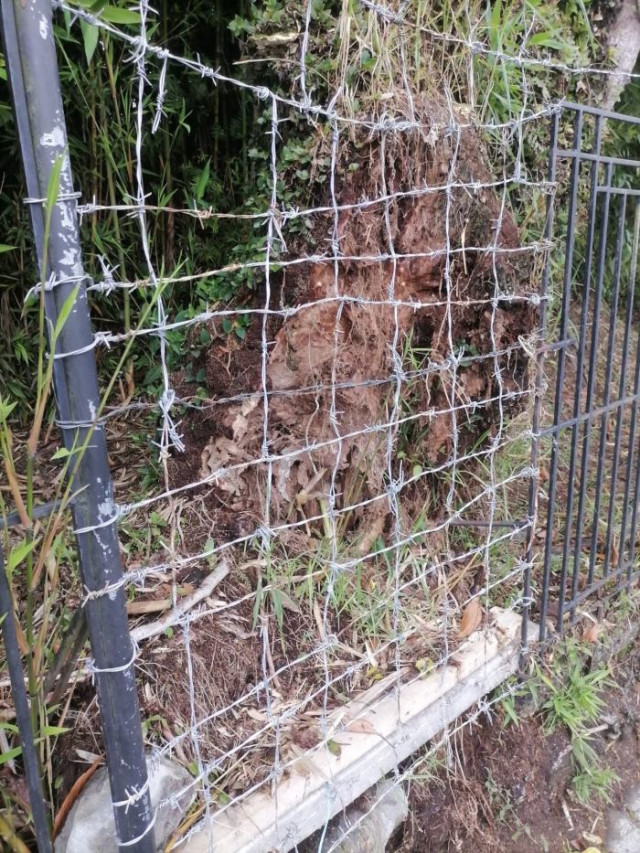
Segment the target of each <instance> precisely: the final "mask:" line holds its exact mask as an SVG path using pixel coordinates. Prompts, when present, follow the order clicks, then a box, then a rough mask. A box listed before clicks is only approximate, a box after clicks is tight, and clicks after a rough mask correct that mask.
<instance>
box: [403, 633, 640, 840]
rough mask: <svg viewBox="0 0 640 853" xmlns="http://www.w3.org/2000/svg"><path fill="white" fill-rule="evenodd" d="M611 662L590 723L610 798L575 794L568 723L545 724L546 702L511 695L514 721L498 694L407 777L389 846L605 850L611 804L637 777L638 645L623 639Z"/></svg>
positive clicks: (620, 802) (620, 800) (620, 801)
mask: <svg viewBox="0 0 640 853" xmlns="http://www.w3.org/2000/svg"><path fill="white" fill-rule="evenodd" d="M611 667H612V677H613V679H614V681H615V687H612V688H611V689H608V690H607V691H606V692H605V694H604V698H605V704H604V706H603V707H602V709H601V710H600V711H599V715H598V717H599V719H598V720H597V721H595V722H594V724H593V726H592V727H591V730H592V735H591V744H592V746H593V748H594V750H595V752H596V755H597V756H598V761H599V768H600V769H607V768H609V769H611V770H612V771H613V772H615V774H616V775H617V777H618V781H616V782H614V784H613V785H612V787H611V788H610V790H609V796H610V799H611V802H610V803H607V802H606V800H605V799H602V798H599V797H598V796H597V795H594V796H593V797H592V798H590V799H589V801H588V802H587V803H586V804H585V805H582V804H581V803H579V802H578V800H577V798H576V796H575V792H574V790H573V787H572V779H573V777H574V774H575V767H574V765H573V763H572V746H571V737H570V735H569V732H568V731H567V730H566V729H565V728H557V729H556V730H555V731H553V732H550V733H549V732H547V731H545V726H544V712H542V711H539V710H538V711H535V707H534V703H533V702H532V701H531V697H530V696H529V697H528V698H522V699H521V700H520V701H519V702H518V703H517V704H516V713H517V722H516V723H514V722H511V721H510V720H509V719H508V717H507V715H506V714H505V712H504V710H502V709H501V707H500V705H499V704H498V705H497V706H496V707H495V708H494V709H493V713H492V714H491V715H490V716H485V717H483V718H481V719H480V720H479V721H478V722H477V723H476V724H474V725H471V726H468V727H464V728H462V729H461V730H460V732H459V733H458V734H457V735H456V737H455V738H454V739H453V741H452V742H451V749H450V754H449V756H447V755H446V754H438V755H437V756H435V758H434V760H433V762H432V763H431V765H430V774H429V776H430V778H428V779H426V780H425V779H424V778H423V779H416V780H415V781H414V783H413V784H412V786H411V790H410V803H411V805H410V818H409V821H408V823H407V825H405V827H404V828H403V830H402V835H401V838H399V839H397V843H396V845H395V849H396V850H397V851H402V853H410V851H411V853H449V851H456V853H472V851H473V853H475V851H503V853H534V851H543V853H568V851H574V850H575V851H583V850H586V849H587V848H589V847H596V848H597V849H598V848H599V849H602V850H605V849H606V847H605V838H606V835H607V823H608V822H610V821H611V820H612V818H611V816H610V815H609V816H608V814H607V813H608V811H609V809H610V808H613V809H621V810H624V808H625V802H624V801H625V795H626V794H627V792H629V791H632V790H633V789H634V787H635V786H637V785H638V783H640V761H639V759H640V645H639V644H637V643H636V644H635V645H633V646H632V647H630V648H628V649H627V650H626V651H625V653H624V655H622V656H621V657H620V659H619V660H618V661H617V662H614V663H612V664H611ZM438 762H443V763H442V764H440V765H439V766H438ZM424 775H427V774H424ZM639 849H640V848H639ZM616 853H617V851H616Z"/></svg>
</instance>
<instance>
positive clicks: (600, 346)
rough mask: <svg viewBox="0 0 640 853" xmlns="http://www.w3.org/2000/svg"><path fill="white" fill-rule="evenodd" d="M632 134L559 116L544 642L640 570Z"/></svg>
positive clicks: (542, 393) (540, 528)
mask: <svg viewBox="0 0 640 853" xmlns="http://www.w3.org/2000/svg"><path fill="white" fill-rule="evenodd" d="M621 125H622V126H625V125H626V126H627V127H630V126H631V127H638V126H640V119H638V118H634V117H631V116H623V115H619V114H616V113H613V112H607V111H604V110H600V109H596V108H593V107H586V106H580V105H577V104H563V105H562V107H561V108H560V109H559V110H558V112H557V114H556V115H555V116H554V118H553V126H552V131H551V146H550V180H551V182H553V183H554V185H555V191H554V195H553V196H552V197H551V200H550V204H549V208H548V223H547V236H548V237H549V238H550V239H554V244H553V245H554V248H553V251H551V252H550V253H549V255H548V259H547V264H546V270H545V279H544V288H545V293H544V294H543V295H544V296H545V297H546V298H545V301H544V305H543V313H542V320H543V332H542V336H543V339H544V343H543V346H542V356H541V358H540V360H539V364H538V389H537V390H538V394H537V401H536V421H537V422H536V424H535V425H534V433H535V436H536V437H537V441H535V443H534V463H535V464H536V465H538V466H539V467H540V472H541V476H540V479H539V480H538V481H537V482H536V483H534V484H533V487H532V501H531V506H532V509H533V510H535V509H536V507H537V524H536V525H534V528H533V530H532V543H531V551H530V556H531V557H532V559H533V560H534V567H535V569H534V571H535V574H536V575H537V576H538V578H539V586H538V588H537V591H536V595H535V597H536V599H537V601H538V602H539V609H538V616H539V621H540V639H541V640H544V639H545V637H546V636H547V632H548V626H549V625H554V626H555V629H556V630H557V631H558V632H562V631H563V630H564V629H565V628H566V625H567V622H569V623H573V622H574V621H575V619H576V614H577V612H578V608H579V607H580V605H582V604H583V603H584V602H585V601H586V599H587V598H590V597H591V598H593V599H597V600H598V601H604V599H606V598H608V597H609V596H611V595H612V594H614V593H615V592H617V591H619V590H620V589H623V588H628V587H629V586H630V584H631V583H632V582H633V581H634V580H635V579H636V578H637V576H638V574H639V567H638V560H637V534H638V499H639V497H640V493H639V484H640V465H639V464H638V462H639V453H638V429H637V427H638V405H639V403H640V345H639V336H638V317H639V312H640V292H639V290H638V286H637V261H638V241H639V236H640V183H639V182H638V175H639V172H638V170H639V168H640V162H638V161H636V160H629V159H624V158H621V157H611V156H608V155H607V149H606V142H607V139H608V138H610V137H611V134H612V133H614V132H615V131H616V130H618V129H619V128H620V126H621ZM554 223H555V225H554ZM554 228H555V234H554V233H553V232H554Z"/></svg>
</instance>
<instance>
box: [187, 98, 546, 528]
mask: <svg viewBox="0 0 640 853" xmlns="http://www.w3.org/2000/svg"><path fill="white" fill-rule="evenodd" d="M430 113H431V122H432V126H431V128H430V130H429V131H428V132H427V131H417V130H416V131H407V132H403V133H402V134H399V133H388V134H385V133H384V132H380V133H372V134H371V135H369V136H366V137H364V135H363V136H362V138H358V134H356V135H355V138H352V139H351V140H350V141H349V142H348V143H345V144H344V145H342V146H341V152H340V156H339V161H338V164H337V169H336V178H335V198H332V197H328V198H326V199H325V200H324V201H325V203H326V206H327V209H326V210H325V212H322V213H320V214H316V215H315V219H314V221H313V226H312V236H311V238H308V239H307V240H306V242H305V243H304V244H303V243H302V241H301V240H300V238H299V237H297V238H296V237H294V238H293V239H292V240H291V241H289V240H287V234H286V233H285V234H284V238H285V241H286V242H287V243H288V254H286V255H283V256H282V259H283V260H292V259H294V258H304V257H310V256H315V257H318V256H319V255H322V254H323V253H324V254H326V255H327V256H328V257H329V260H327V261H326V262H324V261H323V262H316V263H312V262H309V263H302V264H300V265H297V264H296V265H291V266H285V267H284V272H283V273H280V274H279V276H278V277H277V278H278V280H277V281H276V282H274V281H272V283H271V286H272V296H271V300H270V303H269V306H268V307H269V309H270V312H275V313H269V314H268V318H267V322H266V323H265V326H266V332H265V336H264V338H266V360H265V373H266V385H267V391H268V412H267V414H266V418H267V423H266V429H265V408H267V407H265V397H264V394H263V392H262V390H261V389H262V386H263V382H262V376H263V373H262V371H263V364H262V362H263V352H264V351H265V348H264V343H265V339H264V338H263V329H262V315H258V316H254V317H253V319H252V321H251V325H250V327H249V330H248V332H247V335H246V338H245V340H244V341H243V342H234V343H232V342H231V341H230V340H229V336H219V337H218V338H217V339H216V340H215V342H214V344H213V346H212V347H211V348H210V350H209V351H208V353H207V354H206V374H207V380H208V385H209V390H210V392H211V395H212V400H213V401H214V403H215V405H213V407H211V408H209V409H208V411H207V413H206V414H205V413H199V414H198V415H197V416H196V418H195V419H194V420H193V421H192V422H191V423H190V424H187V425H186V438H187V442H188V449H189V454H190V463H189V464H188V465H186V466H185V465H184V464H183V460H182V459H177V460H175V462H174V466H173V474H174V476H175V478H176V480H177V481H180V480H182V481H183V482H184V481H186V480H189V479H192V480H193V479H196V478H205V477H206V478H209V480H210V483H212V485H213V494H214V495H215V497H216V499H217V501H218V502H219V506H220V508H221V509H223V510H224V511H225V512H226V513H228V512H229V511H231V513H232V514H233V515H234V516H235V517H236V524H235V525H234V529H233V531H232V533H233V534H235V535H237V534H238V533H242V532H248V530H249V529H251V528H252V527H254V526H255V524H256V522H258V523H260V522H261V521H263V520H264V519H268V520H269V523H270V524H271V525H274V524H277V523H280V524H282V523H292V522H295V521H301V520H303V519H311V518H313V519H322V518H323V517H325V518H326V515H327V513H328V512H329V511H330V507H331V502H332V501H333V503H334V506H335V509H336V510H337V511H338V512H341V511H342V513H341V516H340V518H339V523H340V525H342V526H341V527H340V529H339V531H338V532H339V534H340V535H347V534H349V535H350V536H351V535H353V533H354V532H355V531H357V530H358V528H359V527H360V525H361V523H362V520H363V518H364V517H365V516H366V517H367V518H368V521H369V522H371V520H372V517H373V518H375V519H376V526H377V527H378V528H379V529H382V524H383V522H382V519H383V518H384V517H385V516H386V515H387V513H388V511H389V502H388V498H387V493H386V489H387V485H386V484H387V483H388V482H389V478H390V476H392V477H393V478H394V479H395V478H397V477H398V476H399V466H400V464H404V466H405V472H404V473H405V477H406V476H407V474H408V476H409V477H410V476H411V473H412V472H413V474H414V475H415V476H416V478H417V479H416V481H415V482H414V483H412V484H411V486H410V488H409V487H405V488H404V489H403V491H402V495H401V500H403V501H405V504H406V507H405V508H407V507H408V505H409V503H413V505H418V504H419V505H420V506H421V507H422V506H424V505H425V504H428V503H429V502H430V501H431V502H432V506H433V504H434V503H435V501H436V500H437V497H438V491H439V490H440V492H441V491H442V488H443V483H444V482H445V481H446V479H447V469H448V467H449V466H448V464H447V463H448V461H450V460H451V459H452V454H453V453H454V451H455V452H456V453H457V455H458V456H461V455H464V453H465V451H468V450H469V449H470V448H471V447H472V446H476V445H477V444H478V441H479V439H480V437H481V436H485V437H486V438H485V440H488V438H489V437H490V434H491V428H492V425H494V424H495V423H497V422H498V420H499V418H500V417H501V416H503V415H504V413H505V411H506V412H508V411H509V406H512V407H514V408H515V407H517V395H515V394H513V392H517V391H518V390H519V389H520V388H522V387H523V386H525V385H526V381H527V380H526V373H527V359H526V355H525V353H524V351H523V348H522V346H521V345H519V343H518V341H519V339H520V338H521V337H522V336H526V335H528V334H530V332H531V330H532V328H533V325H534V322H535V315H534V311H533V310H532V308H531V306H530V304H529V303H528V302H525V301H518V300H513V299H512V298H511V297H513V296H514V295H515V296H517V295H519V294H522V293H524V291H525V289H526V287H527V284H528V280H529V273H530V255H528V254H527V253H526V252H519V251H510V250H518V249H519V248H520V244H519V235H518V229H517V227H516V224H515V222H514V219H513V217H512V215H511V213H510V212H509V210H508V208H507V206H506V205H505V204H504V202H503V200H502V199H501V197H500V196H499V195H498V193H497V192H496V191H495V190H494V189H493V188H492V186H490V185H491V184H492V182H493V177H492V175H491V171H490V169H489V168H488V165H487V162H486V157H485V155H484V153H483V148H482V144H481V140H480V139H479V137H478V135H477V134H476V133H475V132H474V131H473V130H472V129H470V128H468V127H466V128H464V129H461V130H460V129H452V128H450V127H448V125H447V124H446V123H445V121H444V118H445V115H446V118H447V122H448V121H449V119H448V116H449V113H448V112H447V113H446V114H445V113H444V112H443V111H442V110H438V109H437V108H435V107H432V108H430ZM336 241H337V243H338V245H339V258H338V259H337V260H334V259H332V258H331V256H332V254H333V251H332V244H334V245H335V242H336ZM492 300H493V302H492ZM264 305H265V292H264V288H262V292H261V293H260V294H259V295H258V298H257V302H256V306H257V307H264ZM505 395H506V396H505ZM501 396H502V397H503V398H504V399H503V400H502V402H503V405H502V408H501V407H500V405H499V399H498V398H499V397H501ZM501 413H502V414H501ZM455 433H457V435H455V437H454V434H455ZM456 439H457V440H456ZM390 441H391V442H392V445H393V448H394V461H393V464H392V470H391V471H390V470H389V464H388V447H389V442H390ZM265 455H268V456H269V457H270V458H271V469H270V472H269V467H268V465H267V462H266V461H265ZM196 460H197V462H196ZM256 460H261V461H259V462H257V461H256ZM402 460H404V462H402ZM436 468H438V469H439V470H440V473H439V474H438V475H437V476H436V474H435V473H434V470H435V469H436ZM269 477H270V478H271V481H270V488H269V489H267V480H268V478H269ZM267 495H269V497H267ZM267 500H269V506H268V507H267V506H266V502H267ZM348 508H353V509H352V510H349V511H345V510H347V509H348ZM238 513H240V515H238ZM242 519H245V521H244V522H243V521H242ZM249 519H250V523H247V522H249ZM369 526H370V525H369Z"/></svg>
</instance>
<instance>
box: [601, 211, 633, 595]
mask: <svg viewBox="0 0 640 853" xmlns="http://www.w3.org/2000/svg"><path fill="white" fill-rule="evenodd" d="M639 250H640V201H637V200H636V205H635V210H634V218H633V245H632V255H631V269H630V271H629V281H628V284H627V286H628V288H629V316H628V318H627V323H631V322H632V317H633V308H634V305H635V301H636V299H635V297H636V275H637V271H638V251H639ZM625 378H626V377H625ZM624 387H626V386H624V385H623V389H624ZM632 389H633V394H634V396H635V397H636V402H635V403H634V404H633V405H632V407H631V423H630V424H629V439H628V448H627V465H626V476H625V482H624V496H623V499H622V520H621V522H620V542H619V547H618V562H619V566H618V570H619V571H620V583H622V572H621V570H622V569H623V567H624V551H625V543H626V538H627V521H628V518H629V501H630V497H631V478H632V474H633V459H634V455H635V453H636V426H637V416H638V402H637V397H638V393H640V335H639V336H638V339H637V342H636V364H635V370H634V380H633V384H632ZM623 414H624V412H623V411H621V412H620V420H621V421H622V419H623ZM621 428H622V427H621ZM639 467H640V465H639ZM608 547H610V546H608ZM633 552H634V547H633V543H632V542H631V541H630V542H629V561H628V565H627V580H629V579H630V578H631V575H632V573H633V558H632V554H633Z"/></svg>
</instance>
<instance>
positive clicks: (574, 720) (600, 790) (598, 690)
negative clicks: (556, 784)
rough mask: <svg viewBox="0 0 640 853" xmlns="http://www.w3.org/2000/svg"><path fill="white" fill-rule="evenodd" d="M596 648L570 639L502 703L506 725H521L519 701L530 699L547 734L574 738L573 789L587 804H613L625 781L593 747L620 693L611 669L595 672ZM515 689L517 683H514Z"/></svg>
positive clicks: (572, 745)
mask: <svg viewBox="0 0 640 853" xmlns="http://www.w3.org/2000/svg"><path fill="white" fill-rule="evenodd" d="M592 650H593V649H592V647H589V646H585V645H583V644H581V643H580V642H579V641H577V640H575V639H571V638H570V639H568V640H566V641H565V642H564V643H563V644H561V645H560V646H557V647H555V648H554V649H553V650H552V651H551V652H549V653H548V654H547V656H546V657H545V658H543V659H542V660H541V661H540V662H537V663H536V664H535V669H534V673H533V675H532V676H531V677H530V678H529V679H528V680H526V681H524V682H523V683H522V685H521V686H520V688H518V689H515V690H514V692H513V693H512V694H511V695H510V696H508V697H506V698H505V699H504V700H502V701H501V703H500V704H501V709H502V713H503V715H504V722H505V725H515V726H518V725H519V724H520V718H519V713H518V710H517V702H516V699H517V697H520V698H522V697H528V698H529V701H532V702H533V704H534V707H536V708H537V709H538V710H537V717H538V718H539V720H540V723H541V727H542V732H543V734H545V735H547V736H548V735H551V734H552V733H553V732H555V731H557V730H558V729H562V730H564V731H566V732H567V733H568V734H569V737H570V739H571V760H572V765H573V776H572V779H571V790H572V792H573V794H574V796H575V798H576V800H577V801H578V802H579V803H581V804H582V805H586V806H588V805H592V806H594V805H595V806H597V805H598V804H601V803H603V802H605V803H608V802H610V792H611V789H612V787H613V786H614V784H615V783H616V782H617V781H619V777H618V776H617V774H616V773H615V771H614V770H613V769H611V768H609V767H603V766H602V761H601V758H600V757H599V756H598V754H597V753H596V752H595V750H594V748H593V746H592V737H593V729H594V728H596V729H597V724H598V723H600V721H601V718H602V715H603V713H604V711H605V709H606V705H607V701H606V698H607V697H608V696H609V695H610V693H611V691H612V690H615V689H617V685H616V682H615V681H614V679H613V677H612V672H611V670H610V668H609V666H608V665H600V666H598V667H596V668H595V669H590V667H589V660H590V655H591V654H592ZM514 686H515V685H514Z"/></svg>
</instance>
